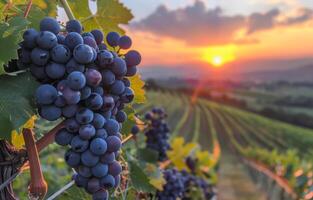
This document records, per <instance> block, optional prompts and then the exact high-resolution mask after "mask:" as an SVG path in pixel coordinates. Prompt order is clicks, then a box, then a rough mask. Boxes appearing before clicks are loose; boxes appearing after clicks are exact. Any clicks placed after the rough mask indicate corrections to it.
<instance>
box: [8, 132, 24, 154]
mask: <svg viewBox="0 0 313 200" xmlns="http://www.w3.org/2000/svg"><path fill="white" fill-rule="evenodd" d="M11 140H12V141H11V143H12V145H13V146H14V147H15V148H17V149H21V148H23V146H24V144H25V141H24V138H23V134H19V133H18V132H17V131H15V130H14V131H12V134H11Z"/></svg>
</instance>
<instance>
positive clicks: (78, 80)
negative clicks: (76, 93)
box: [67, 71, 86, 90]
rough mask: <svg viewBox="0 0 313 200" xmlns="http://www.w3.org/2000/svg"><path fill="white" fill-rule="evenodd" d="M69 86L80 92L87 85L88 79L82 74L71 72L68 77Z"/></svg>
mask: <svg viewBox="0 0 313 200" xmlns="http://www.w3.org/2000/svg"><path fill="white" fill-rule="evenodd" d="M67 82H68V86H69V87H70V88H71V89H73V90H80V89H82V88H84V87H85V85H86V77H85V75H84V74H83V73H82V72H78V71H74V72H71V73H70V74H69V75H68V77H67Z"/></svg>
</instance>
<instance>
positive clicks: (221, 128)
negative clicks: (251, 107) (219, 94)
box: [138, 91, 313, 200]
mask: <svg viewBox="0 0 313 200" xmlns="http://www.w3.org/2000/svg"><path fill="white" fill-rule="evenodd" d="M148 99H149V101H148V102H149V103H150V104H147V105H145V106H141V107H139V108H138V112H139V113H144V112H145V111H147V110H149V108H151V107H152V105H154V106H162V107H164V108H165V109H166V110H167V112H168V114H169V117H168V121H169V123H170V126H171V129H172V134H173V135H181V136H183V137H184V138H185V139H186V140H187V141H198V142H199V143H200V144H201V145H202V147H203V148H206V149H209V150H210V151H214V148H216V145H218V144H219V145H220V147H221V159H220V163H219V170H218V185H217V189H218V191H219V193H218V197H219V199H222V200H224V199H225V200H228V199H234V197H236V198H235V199H249V200H252V199H266V198H267V195H268V197H270V198H271V199H278V196H275V195H281V194H282V193H284V192H281V191H279V188H281V187H282V188H284V187H287V188H285V190H287V192H286V193H288V188H292V190H293V191H292V192H291V193H290V194H285V195H286V196H288V195H290V196H292V195H294V194H292V193H293V192H296V191H295V190H297V187H298V185H297V184H296V183H295V182H296V181H295V179H297V177H294V174H290V173H291V172H288V169H287V168H294V169H293V171H295V170H298V169H300V164H299V163H298V162H297V161H296V160H297V159H300V160H302V161H303V160H306V161H307V162H310V161H309V160H310V159H312V156H311V155H312V154H311V153H312V150H313V130H310V129H306V128H301V127H297V126H293V125H290V124H286V123H283V122H279V121H275V120H272V119H267V118H265V117H262V116H259V115H256V114H253V113H249V112H246V111H242V110H240V109H237V108H234V107H230V106H225V105H222V104H218V103H214V102H210V101H207V100H205V99H201V98H198V99H196V100H195V101H193V102H191V101H190V99H188V97H187V96H185V95H183V94H181V93H171V92H156V91H150V92H149V93H148ZM258 152H262V153H258ZM290 152H291V153H290ZM293 152H294V153H293ZM265 154H268V155H271V156H267V158H265V157H266V155H265ZM275 156H276V157H275ZM288 156H289V158H290V160H291V161H285V160H281V157H288ZM248 159H251V160H253V161H255V162H256V163H258V164H261V163H262V164H265V163H266V166H267V168H269V169H270V170H271V171H272V172H273V173H272V174H270V175H268V177H267V178H268V179H271V180H272V179H275V178H276V179H277V178H278V179H279V178H281V179H282V180H283V181H287V182H288V184H287V185H279V181H278V183H277V184H278V185H279V186H278V187H274V186H273V187H272V188H270V187H266V184H267V182H266V181H264V180H262V181H260V180H256V179H257V178H258V177H257V176H256V175H255V173H254V172H253V171H254V170H257V169H256V168H257V167H255V166H253V165H249V164H248V162H247V160H248ZM267 159H270V160H272V161H265V160H267ZM275 159H277V160H279V161H277V160H276V161H275ZM286 160H287V159H286ZM311 162H312V160H311ZM278 166H281V168H282V169H281V171H283V172H281V174H279V170H277V169H276V168H277V167H278ZM291 166H292V167H291ZM259 173H262V170H261V172H259ZM276 175H278V176H276ZM295 188H296V189H295ZM264 190H266V191H265V192H264ZM283 191H284V189H283ZM275 192H276V193H278V194H275ZM289 192H290V191H289ZM297 195H299V194H297ZM301 195H302V194H301ZM290 198H291V197H290ZM286 199H287V198H286Z"/></svg>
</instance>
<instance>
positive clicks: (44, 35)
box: [36, 31, 58, 49]
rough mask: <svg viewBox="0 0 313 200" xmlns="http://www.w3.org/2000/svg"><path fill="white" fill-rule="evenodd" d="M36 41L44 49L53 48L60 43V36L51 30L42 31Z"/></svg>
mask: <svg viewBox="0 0 313 200" xmlns="http://www.w3.org/2000/svg"><path fill="white" fill-rule="evenodd" d="M36 43H37V45H38V46H39V47H40V48H42V49H52V48H53V47H55V46H56V45H57V44H58V38H57V36H56V35H55V34H53V33H52V32H50V31H42V32H40V33H39V35H38V36H37V39H36Z"/></svg>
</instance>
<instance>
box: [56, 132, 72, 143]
mask: <svg viewBox="0 0 313 200" xmlns="http://www.w3.org/2000/svg"><path fill="white" fill-rule="evenodd" d="M73 137H74V135H73V134H72V133H70V132H68V131H67V130H66V129H61V130H60V131H58V132H57V133H56V135H55V142H56V143H57V144H58V145H61V146H66V145H69V144H70V143H71V141H72V139H73Z"/></svg>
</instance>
